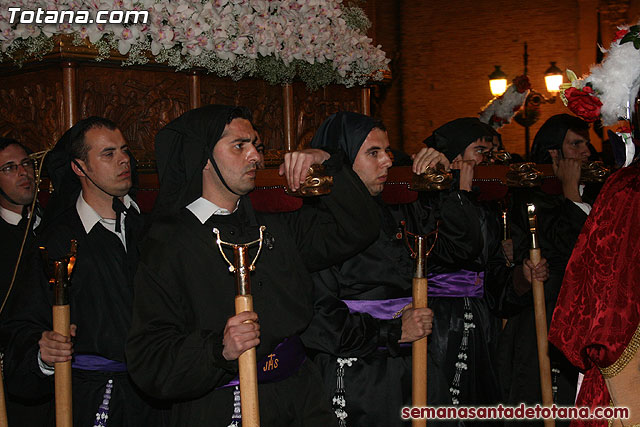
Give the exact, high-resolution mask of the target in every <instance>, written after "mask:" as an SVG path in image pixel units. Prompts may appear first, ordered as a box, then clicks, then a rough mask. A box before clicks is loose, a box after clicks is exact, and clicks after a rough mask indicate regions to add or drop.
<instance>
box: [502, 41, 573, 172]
mask: <svg viewBox="0 0 640 427" xmlns="http://www.w3.org/2000/svg"><path fill="white" fill-rule="evenodd" d="M523 59H524V75H525V76H526V75H527V65H528V63H529V54H528V52H527V43H526V42H525V43H524V55H523ZM545 83H546V86H547V91H549V93H550V94H551V95H553V96H552V97H550V98H547V97H545V96H544V95H542V94H541V93H540V92H537V91H536V90H534V89H531V90H530V92H529V95H527V99H526V100H525V102H524V106H523V108H521V109H520V111H518V113H517V114H516V115H515V116H514V118H513V119H514V120H515V121H516V123H518V124H519V125H521V126H523V127H524V151H525V159H527V160H529V151H530V140H531V137H530V134H529V128H530V127H531V126H532V125H533V124H534V123H535V122H537V121H538V119H539V118H540V105H542V104H553V103H554V102H556V95H557V94H558V91H559V88H560V85H561V84H562V70H560V69H559V68H558V67H557V66H556V63H555V62H552V63H551V66H550V67H549V68H548V69H547V71H545Z"/></svg>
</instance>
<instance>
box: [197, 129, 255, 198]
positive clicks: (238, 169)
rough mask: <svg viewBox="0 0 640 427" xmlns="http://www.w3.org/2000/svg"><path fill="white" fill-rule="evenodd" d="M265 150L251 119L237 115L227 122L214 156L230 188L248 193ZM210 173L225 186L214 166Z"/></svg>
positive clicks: (213, 178)
mask: <svg viewBox="0 0 640 427" xmlns="http://www.w3.org/2000/svg"><path fill="white" fill-rule="evenodd" d="M263 151H264V149H263V145H262V142H261V141H260V137H259V136H258V132H256V130H255V129H254V128H253V126H252V125H251V122H250V121H249V120H246V119H241V118H237V119H233V120H232V121H231V123H229V124H228V125H226V126H225V128H224V131H223V132H222V137H221V138H220V140H219V141H218V142H217V144H216V146H215V147H214V149H213V158H214V159H215V161H216V163H217V165H218V168H219V169H220V173H221V174H222V176H223V178H224V180H225V181H226V183H227V185H228V186H229V188H231V189H232V190H233V191H234V192H235V193H237V194H247V193H248V192H250V191H251V190H253V188H254V187H255V180H256V168H258V167H259V166H260V165H261V164H263V163H264V156H263ZM206 176H207V177H208V178H207V179H212V180H213V182H214V183H215V184H216V186H217V187H219V188H220V187H222V183H221V182H220V179H219V178H218V176H217V175H216V173H215V171H214V170H213V168H210V170H209V173H208V174H207V175H206ZM224 191H226V189H225V190H224Z"/></svg>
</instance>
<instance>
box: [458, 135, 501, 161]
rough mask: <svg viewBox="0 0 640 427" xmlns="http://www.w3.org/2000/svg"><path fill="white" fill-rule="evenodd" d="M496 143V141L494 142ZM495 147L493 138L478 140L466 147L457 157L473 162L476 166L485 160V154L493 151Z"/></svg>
mask: <svg viewBox="0 0 640 427" xmlns="http://www.w3.org/2000/svg"><path fill="white" fill-rule="evenodd" d="M496 142H497V141H496ZM496 146H497V145H496V144H495V143H494V139H493V138H484V137H483V138H478V139H476V140H475V141H473V142H472V143H471V144H469V145H467V148H465V150H464V152H463V153H462V155H460V154H459V155H458V157H459V158H460V159H461V160H474V161H475V162H476V164H477V165H479V164H480V163H482V162H483V161H484V159H485V156H484V155H485V154H486V153H489V152H491V151H494V149H495V147H496ZM454 160H455V159H454Z"/></svg>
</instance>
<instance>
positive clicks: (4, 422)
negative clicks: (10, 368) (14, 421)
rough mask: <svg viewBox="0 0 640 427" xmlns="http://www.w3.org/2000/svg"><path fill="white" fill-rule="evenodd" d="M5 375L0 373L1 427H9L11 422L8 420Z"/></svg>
mask: <svg viewBox="0 0 640 427" xmlns="http://www.w3.org/2000/svg"><path fill="white" fill-rule="evenodd" d="M3 375H4V374H3V372H1V371H0V427H9V421H8V419H7V404H6V402H5V399H4V380H3V379H2V376H3Z"/></svg>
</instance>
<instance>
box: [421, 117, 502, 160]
mask: <svg viewBox="0 0 640 427" xmlns="http://www.w3.org/2000/svg"><path fill="white" fill-rule="evenodd" d="M494 136H499V135H498V132H496V131H495V129H493V128H492V127H491V126H489V125H487V124H485V123H482V122H481V121H480V120H479V119H478V118H476V117H463V118H461V119H456V120H453V121H450V122H448V123H445V124H444V125H442V126H440V127H439V128H438V129H436V130H435V131H433V134H431V136H430V137H428V138H427V139H425V140H424V143H425V144H426V145H427V147H431V148H434V149H436V150H438V151H439V152H441V153H442V154H444V155H445V157H446V158H447V159H449V161H450V162H451V161H453V159H455V158H456V157H457V156H458V154H462V153H464V150H465V149H466V148H467V147H468V146H469V145H471V143H473V142H474V141H476V140H477V139H479V138H483V137H494Z"/></svg>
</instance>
